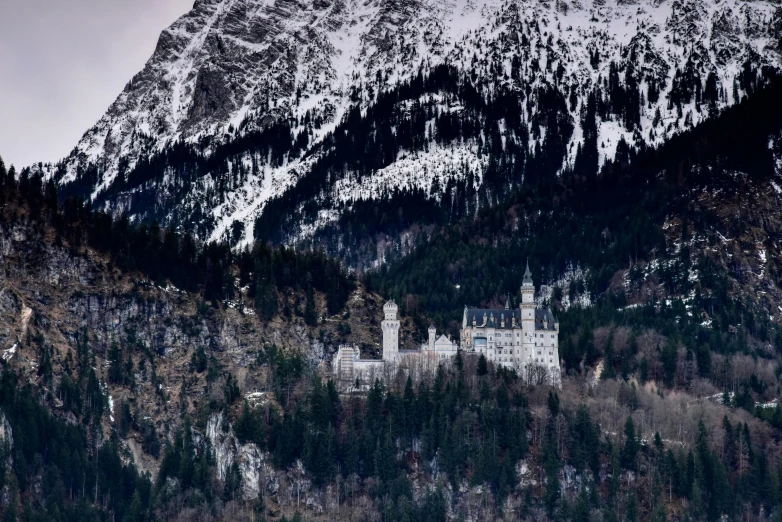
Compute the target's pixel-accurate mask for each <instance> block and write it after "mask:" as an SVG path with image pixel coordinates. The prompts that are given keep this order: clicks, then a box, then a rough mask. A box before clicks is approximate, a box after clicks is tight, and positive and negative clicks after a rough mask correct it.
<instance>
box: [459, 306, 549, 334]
mask: <svg viewBox="0 0 782 522" xmlns="http://www.w3.org/2000/svg"><path fill="white" fill-rule="evenodd" d="M466 313H467V326H472V321H473V319H475V324H476V326H483V316H484V315H486V326H487V327H489V328H502V317H503V316H504V317H505V329H506V330H510V329H512V328H513V318H514V317H515V318H516V327H517V328H521V310H519V309H518V308H514V309H512V310H494V309H492V308H467V311H466ZM555 322H556V319H555V318H554V315H553V314H552V313H551V312H550V311H548V310H543V309H542V308H538V309H536V310H535V329H536V330H544V329H553V325H554V323H555ZM544 323H545V324H546V326H547V328H544V327H543V326H544Z"/></svg>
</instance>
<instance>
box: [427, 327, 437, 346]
mask: <svg viewBox="0 0 782 522" xmlns="http://www.w3.org/2000/svg"><path fill="white" fill-rule="evenodd" d="M436 335H437V328H435V327H434V325H433V324H430V325H429V345H428V346H429V351H434V341H435V336H436Z"/></svg>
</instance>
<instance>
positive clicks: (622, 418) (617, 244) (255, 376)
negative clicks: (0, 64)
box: [0, 84, 782, 522]
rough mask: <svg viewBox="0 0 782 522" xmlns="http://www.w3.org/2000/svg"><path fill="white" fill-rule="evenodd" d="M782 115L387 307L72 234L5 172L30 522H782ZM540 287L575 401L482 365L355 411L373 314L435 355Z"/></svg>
mask: <svg viewBox="0 0 782 522" xmlns="http://www.w3.org/2000/svg"><path fill="white" fill-rule="evenodd" d="M779 89H780V87H779V86H778V85H777V84H774V85H772V86H770V87H769V88H767V89H765V90H762V91H761V92H759V93H756V95H755V96H752V97H750V98H749V99H748V100H746V101H745V102H744V103H742V104H740V105H738V106H737V107H735V108H734V109H730V110H728V111H726V112H725V113H723V114H722V115H721V116H720V117H719V118H717V119H715V120H713V121H711V122H708V123H705V124H703V125H700V126H698V127H697V128H695V129H693V130H692V131H691V132H688V133H685V134H682V135H681V136H680V137H678V138H677V139H675V140H672V141H670V142H669V143H667V144H666V145H663V146H661V147H659V148H654V149H652V148H649V149H645V150H642V151H640V152H636V153H631V152H630V150H629V148H628V149H626V150H625V149H622V148H621V147H620V148H619V152H618V154H617V158H616V160H615V161H614V162H611V163H609V164H607V165H606V166H605V167H604V168H602V169H600V171H595V172H591V173H585V172H582V171H576V170H573V171H567V172H566V173H565V174H564V175H562V176H560V177H553V176H550V177H547V178H546V177H543V178H541V179H540V180H538V182H536V183H534V184H532V183H530V184H529V185H527V184H525V185H524V186H522V187H519V188H515V189H511V188H507V189H506V191H505V192H504V196H503V197H502V198H498V199H496V200H495V201H494V202H493V203H492V205H485V206H476V208H475V209H474V211H473V212H471V213H466V214H464V215H450V214H448V213H443V214H440V216H441V217H438V219H439V221H433V223H435V224H436V225H437V226H436V227H435V228H432V233H431V237H429V238H428V241H427V242H426V243H425V244H419V245H417V246H415V247H414V248H413V250H412V252H411V253H410V255H408V256H407V257H404V258H401V259H398V260H395V261H393V262H392V261H391V260H389V262H388V263H387V264H386V265H384V266H383V267H382V268H381V269H379V270H377V271H372V272H369V273H367V274H365V275H364V276H362V278H361V280H360V281H357V280H356V279H355V278H353V277H351V276H348V275H346V273H345V272H344V271H343V269H342V267H341V266H340V264H339V263H337V262H335V261H333V260H330V259H329V258H327V257H326V256H325V255H323V254H315V253H306V252H304V253H302V252H297V251H294V250H291V249H286V248H276V247H269V246H266V245H261V244H258V245H256V246H254V247H253V248H252V249H249V250H238V251H232V250H231V249H230V248H229V245H227V244H207V245H202V244H200V243H198V242H197V241H196V240H194V239H192V238H191V237H190V236H188V235H187V234H179V233H177V232H174V231H172V230H170V229H161V228H160V227H159V226H157V225H155V224H152V225H149V226H148V225H132V224H130V223H129V222H128V221H127V220H112V219H111V218H110V217H109V216H107V215H106V214H104V213H102V212H100V211H94V210H91V209H90V208H89V207H86V206H85V205H83V204H81V203H79V202H78V200H76V199H75V198H66V199H65V201H64V202H63V203H62V204H58V203H57V201H58V197H57V191H56V188H55V186H54V184H53V183H45V182H44V181H43V180H42V178H41V177H40V176H38V175H36V174H34V172H33V171H28V170H24V171H22V172H21V173H19V174H18V175H17V174H16V172H14V171H13V170H12V169H8V170H7V171H6V170H5V168H4V167H3V168H0V170H2V173H3V175H2V176H0V203H2V205H3V207H2V209H3V210H2V212H0V218H2V222H1V223H0V230H1V231H2V237H3V245H4V247H3V252H2V254H3V258H2V260H3V263H4V267H5V272H4V280H3V285H4V286H3V288H2V289H1V290H0V306H2V309H3V311H4V313H3V316H2V317H3V319H2V320H0V341H2V343H3V352H2V355H3V357H2V361H3V362H2V363H0V364H2V368H1V370H2V381H0V412H1V413H2V416H3V418H4V419H5V421H4V422H2V424H1V425H2V429H1V430H0V436H1V438H2V440H3V441H4V444H5V446H4V447H5V449H4V455H5V458H4V459H3V463H4V468H3V469H4V473H3V474H2V475H1V476H2V480H3V482H2V485H3V488H4V491H5V492H6V494H5V495H4V500H3V501H2V504H0V509H2V512H3V516H4V517H5V519H6V520H16V519H29V520H39V519H40V520H73V519H95V520H109V519H112V520H127V521H136V520H139V521H140V520H157V519H165V520H264V519H265V520H269V521H276V520H283V519H284V520H286V521H287V520H305V519H306V520H324V521H325V520H334V519H337V520H357V521H358V520H384V521H392V520H394V521H396V520H411V521H418V520H421V521H435V520H436V521H440V520H443V521H444V520H518V519H536V520H572V521H584V522H585V521H606V522H611V521H619V520H626V521H636V520H638V521H655V522H658V521H660V522H661V521H663V520H670V521H674V520H708V521H712V520H721V519H723V517H727V519H737V520H738V519H756V520H767V519H776V517H778V516H779V515H780V514H781V513H782V507H781V506H780V502H782V461H781V460H780V457H782V448H781V447H780V445H779V440H780V430H781V429H782V405H780V404H779V402H778V397H779V394H780V375H782V367H781V366H780V362H781V361H782V336H780V331H779V327H778V326H777V325H778V322H779V319H778V317H777V316H778V314H777V313H776V312H775V311H774V309H775V307H776V306H779V303H780V294H779V291H778V289H777V288H778V284H777V281H778V278H779V275H780V270H779V267H778V261H777V260H778V253H777V243H778V239H777V236H778V234H779V232H780V230H782V227H781V226H780V223H779V221H778V218H777V216H776V215H775V212H774V209H775V208H776V205H778V202H779V198H780V197H781V196H780V195H779V192H780V189H778V184H779V183H780V180H778V179H777V178H778V172H777V171H776V168H777V167H776V158H777V157H778V150H777V142H778V136H779V132H780V128H782V127H781V126H780V121H782V117H781V115H782V102H780V100H782V97H780V96H779ZM500 185H502V184H500ZM367 210H369V207H368V208H367ZM411 211H414V205H413V206H411ZM358 216H359V214H357V217H358ZM736 217H738V219H736ZM761 253H762V254H761ZM527 258H529V260H530V262H531V265H532V267H533V272H534V278H535V280H536V282H539V283H541V286H540V288H539V290H540V292H541V294H542V295H543V299H542V302H541V303H540V305H541V306H547V307H550V308H552V310H553V311H554V313H555V314H556V315H557V317H558V319H559V320H560V328H561V332H560V353H561V356H562V367H563V371H564V374H565V375H564V376H563V382H562V387H561V389H552V388H550V387H547V386H535V385H534V383H531V382H527V381H526V380H525V379H524V378H522V377H521V376H519V375H517V374H516V373H515V372H511V371H507V370H503V369H499V368H495V367H494V365H493V364H491V363H490V362H488V361H486V360H485V359H483V358H481V357H476V356H474V355H472V354H467V353H461V354H460V355H459V356H458V357H457V359H456V361H454V363H453V365H450V366H447V367H446V366H443V367H441V368H439V369H438V371H437V372H435V373H434V374H432V375H427V376H426V377H425V378H423V379H422V380H421V381H420V382H413V381H411V380H410V379H407V378H406V377H405V375H404V374H402V373H400V374H398V375H390V376H389V378H388V379H387V380H386V381H385V382H379V381H378V382H375V383H360V384H363V385H364V386H365V387H366V392H363V393H353V394H341V393H340V392H339V391H338V390H339V388H338V386H337V385H336V383H334V382H333V381H332V380H331V373H330V368H329V362H330V356H331V354H332V353H333V352H334V350H335V349H336V348H337V346H338V344H339V343H341V342H355V343H357V344H359V345H361V347H362V353H369V354H371V353H373V352H374V350H376V346H377V336H378V335H379V333H378V319H379V316H380V312H381V303H382V300H381V297H380V296H378V295H375V294H373V293H372V292H371V291H376V292H379V293H380V294H382V295H383V296H384V298H388V297H394V298H396V299H397V302H398V303H399V304H400V306H401V308H402V312H403V316H404V325H403V330H404V332H405V335H404V336H403V340H402V342H403V344H407V345H411V344H412V343H414V342H416V341H420V336H421V335H422V333H423V329H424V327H425V326H426V325H427V324H428V323H429V321H430V320H434V321H436V322H437V323H439V325H440V326H442V327H444V328H446V329H448V330H450V331H451V333H454V332H455V331H456V329H457V328H458V326H457V321H459V320H460V318H461V310H462V307H463V306H464V305H466V304H470V305H491V304H498V305H499V304H500V303H503V304H504V301H505V299H506V296H507V295H508V294H510V296H511V300H512V301H515V300H516V299H517V295H516V292H517V290H518V288H517V287H518V284H519V281H520V280H521V273H520V270H521V267H523V266H524V261H525V260H526V259H527ZM365 289H368V290H371V291H369V292H368V291H366V290H365ZM66 449H67V451H66Z"/></svg>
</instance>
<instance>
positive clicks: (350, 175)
mask: <svg viewBox="0 0 782 522" xmlns="http://www.w3.org/2000/svg"><path fill="white" fill-rule="evenodd" d="M781 37H782V8H779V7H778V6H777V5H776V2H774V1H765V0H684V1H682V0H552V1H537V0H300V1H296V0H197V1H196V3H195V5H194V6H193V9H192V10H191V11H190V12H189V13H187V14H186V15H184V16H183V17H181V18H180V19H179V20H178V21H176V22H175V23H174V24H173V25H172V26H171V27H169V28H168V29H166V30H165V31H164V32H163V33H162V35H161V36H160V40H159V42H158V45H157V48H156V50H155V52H154V54H153V56H152V57H151V58H150V60H149V62H148V63H147V64H146V66H145V67H144V69H143V70H142V71H141V72H140V73H138V74H137V75H136V76H135V77H133V79H131V81H130V82H129V83H128V84H127V86H126V87H125V89H124V91H123V92H122V93H121V94H120V95H119V97H118V98H117V100H116V101H115V102H114V103H113V104H112V106H111V107H110V108H109V110H108V111H107V112H106V114H105V115H104V116H103V117H102V118H101V119H100V121H99V122H98V123H97V124H96V125H95V126H94V127H93V128H91V129H90V130H89V131H87V133H86V134H85V135H84V137H83V138H82V139H81V141H80V142H79V144H78V145H77V147H76V148H75V149H74V151H73V152H72V153H71V155H70V156H69V157H68V158H66V159H65V160H64V161H63V162H62V164H61V165H60V166H59V168H58V169H57V172H56V173H55V174H54V176H56V179H57V181H58V182H59V184H60V185H61V186H62V188H63V190H64V191H65V193H70V194H76V195H79V196H82V197H90V198H92V199H93V201H94V202H95V204H97V205H99V206H101V207H104V208H106V209H107V210H110V211H112V212H114V213H120V212H125V213H127V214H128V215H129V216H130V217H131V218H134V219H158V220H159V221H161V222H163V223H164V224H166V225H171V226H182V227H184V228H186V229H189V230H192V231H194V232H195V233H196V234H197V235H198V236H199V237H201V238H202V239H217V238H223V237H226V236H227V235H231V236H232V237H233V239H234V240H236V241H239V242H242V241H248V240H251V239H252V238H253V237H254V236H255V237H270V236H274V237H275V238H277V239H281V240H285V241H290V240H294V239H301V238H302V237H306V236H311V235H312V234H314V233H316V232H317V230H319V229H321V228H322V227H324V226H326V225H328V224H329V223H333V222H335V220H337V219H338V218H339V217H340V216H341V215H342V214H343V213H344V212H346V210H350V209H351V208H352V206H353V205H355V204H356V202H360V201H362V200H363V201H366V200H382V199H384V198H385V199H388V198H389V197H391V195H392V194H395V193H396V194H398V193H399V192H400V191H405V192H407V193H412V192H415V191H418V192H417V193H418V194H419V195H420V196H421V197H423V198H424V199H428V200H429V201H432V202H433V203H437V204H443V199H444V198H446V199H447V202H448V205H449V209H450V208H451V206H453V205H455V204H456V203H454V199H453V198H454V197H456V195H457V192H455V191H456V188H455V187H459V186H461V187H462V188H461V192H458V194H459V196H458V197H469V198H473V199H475V202H476V203H475V204H476V205H480V204H482V203H481V201H484V200H485V201H489V202H490V201H491V200H492V197H496V193H497V192H498V191H501V190H502V187H504V186H506V185H513V184H516V183H521V182H523V180H525V179H532V178H535V177H540V176H543V175H548V174H550V173H554V174H561V173H563V172H570V173H575V174H576V175H589V174H590V173H594V171H596V169H597V165H598V164H600V163H602V162H603V161H604V160H605V159H606V158H611V159H613V158H614V157H615V156H616V155H617V154H620V155H622V154H626V153H628V154H631V152H626V151H632V149H633V148H635V147H640V146H643V144H657V143H660V142H661V141H663V140H665V139H666V138H667V137H669V136H671V135H672V134H674V133H676V132H678V131H680V130H682V129H685V128H687V127H690V126H692V125H695V124H697V123H698V122H699V121H702V120H703V119H705V118H708V117H709V115H713V114H716V113H717V112H718V111H719V110H721V109H722V108H724V107H726V106H728V105H731V104H733V103H735V102H736V101H737V100H739V99H740V98H741V97H742V96H744V95H745V94H748V93H751V92H752V91H753V90H755V89H757V87H758V85H759V84H760V83H762V82H763V81H764V79H765V78H768V77H770V76H771V75H773V74H774V72H775V71H776V70H778V69H779V68H780V63H781V62H782V57H781V56H780V38H781ZM370 119H371V121H367V120H370ZM623 142H624V143H623ZM625 145H627V147H625ZM497 172H500V173H501V174H497ZM547 173H548V174H547ZM489 178H491V180H493V181H492V183H494V185H491V183H489ZM460 184H461V185H460ZM486 187H489V189H487V188H486ZM491 187H494V188H491ZM482 189H483V190H484V191H486V190H488V194H487V195H486V194H485V195H484V196H483V199H481V196H480V192H481V190H482ZM449 191H452V192H451V193H449ZM271 202H274V203H275V204H274V205H270V203H271ZM468 206H469V204H468ZM264 212H266V214H269V213H272V215H271V216H266V218H265V219H261V220H260V221H259V220H258V217H259V216H263V215H264ZM256 223H259V226H262V227H265V228H268V229H271V228H275V227H276V228H280V229H282V230H277V231H274V233H272V232H270V230H263V231H257V230H254V227H255V226H256Z"/></svg>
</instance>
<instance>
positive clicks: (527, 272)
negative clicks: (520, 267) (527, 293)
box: [522, 259, 532, 286]
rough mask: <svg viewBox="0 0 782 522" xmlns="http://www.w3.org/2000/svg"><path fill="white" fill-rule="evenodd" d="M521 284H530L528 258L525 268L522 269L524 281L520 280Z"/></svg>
mask: <svg viewBox="0 0 782 522" xmlns="http://www.w3.org/2000/svg"><path fill="white" fill-rule="evenodd" d="M522 284H523V285H524V286H532V272H530V269H529V259H527V269H526V270H525V271H524V281H522Z"/></svg>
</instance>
